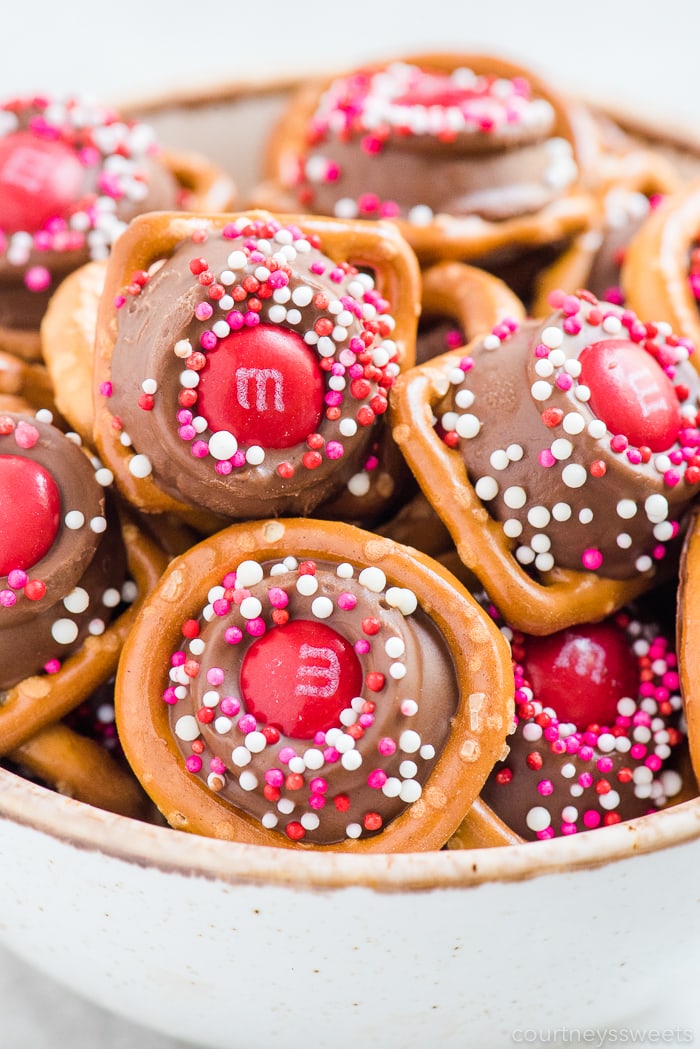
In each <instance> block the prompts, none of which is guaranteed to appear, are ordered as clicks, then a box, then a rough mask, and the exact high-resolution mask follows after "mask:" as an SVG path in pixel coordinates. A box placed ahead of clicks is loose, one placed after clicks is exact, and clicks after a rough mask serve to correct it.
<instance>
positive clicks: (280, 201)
mask: <svg viewBox="0 0 700 1049" xmlns="http://www.w3.org/2000/svg"><path fill="white" fill-rule="evenodd" d="M494 83H495V84H497V85H498V86H497V88H496V89H493V90H492V84H494ZM380 84H381V88H380V87H379V85H380ZM506 85H510V87H511V93H510V94H509V95H508V98H507V99H506V100H505V101H504V100H503V94H502V93H501V94H499V92H503V90H504V86H506ZM348 98H349V99H350V101H351V103H352V104H351V105H350V104H348V105H346V104H345V103H346V101H347V99H348ZM368 99H371V105H368V110H369V111H370V112H371V114H372V119H371V120H368V121H367V123H366V124H365V118H364V112H365V105H366V103H367V101H368ZM428 107H429V110H430V116H429V117H428V116H427V115H426V114H427V110H428ZM516 111H517V113H518V116H514V113H515V112H516ZM523 112H527V113H528V117H527V118H522V119H520V114H522V113H523ZM347 114H350V116H348V115H347ZM506 114H508V117H507V119H506ZM340 125H342V127H341V126H340ZM577 127H578V125H577V124H576V122H575V121H574V120H572V118H571V115H570V113H569V108H568V106H567V104H566V102H565V101H564V100H563V99H562V98H560V97H559V96H558V94H557V93H556V92H555V91H554V90H553V89H552V87H551V85H549V84H548V83H546V82H545V81H544V80H542V79H541V78H540V77H538V76H536V75H535V74H534V73H533V72H532V71H531V70H529V69H526V68H525V67H523V66H520V65H516V64H514V63H512V62H508V61H504V60H503V59H501V58H499V57H496V56H493V55H481V54H468V53H466V54H463V53H442V54H420V55H413V56H407V57H405V58H401V59H397V60H395V61H385V62H381V63H375V64H373V65H368V66H366V67H363V68H362V69H359V70H352V71H348V72H346V73H344V74H341V75H340V76H337V77H333V78H325V79H323V80H316V81H310V82H308V83H307V84H306V85H305V86H304V87H302V88H300V90H299V91H298V93H296V94H295V95H294V96H293V97H292V100H291V102H290V103H289V106H288V108H287V109H286V111H285V112H284V113H283V115H282V117H281V119H280V121H279V123H278V126H277V128H276V130H275V132H274V134H273V135H272V137H271V139H270V141H269V144H268V150H267V157H266V162H265V174H264V180H263V181H262V183H261V185H260V186H258V187H257V189H256V190H255V191H254V193H253V201H254V203H255V204H257V205H258V206H262V207H268V208H271V209H273V210H274V209H276V210H286V211H289V210H306V211H313V212H316V213H322V214H323V213H325V214H337V215H342V216H343V217H347V216H348V215H352V216H353V217H359V218H382V217H383V218H391V219H392V220H393V221H395V222H396V223H397V224H398V226H399V228H400V230H401V233H402V234H403V236H404V237H405V238H406V239H407V240H408V241H409V243H410V244H411V246H412V247H413V248H414V250H415V251H416V253H417V255H418V256H419V258H420V260H421V262H423V263H427V262H435V261H438V260H441V259H462V260H465V261H475V260H479V262H480V264H486V262H485V260H492V261H493V262H494V263H497V264H500V263H502V262H503V261H504V257H505V259H507V258H509V257H511V256H512V255H513V254H522V252H523V251H529V250H530V249H532V248H534V247H537V246H539V245H543V244H551V243H556V242H560V241H562V240H565V239H567V238H568V237H570V236H572V235H573V234H574V233H577V232H580V231H581V230H582V229H584V228H585V227H586V225H587V223H588V220H589V218H590V216H591V213H592V207H593V202H592V198H591V196H590V195H589V193H588V192H587V191H586V190H585V189H582V188H581V185H580V181H581V171H580V166H579V147H580V146H581V147H582V143H581V142H580V139H579V136H578V134H577ZM498 146H501V147H502V148H501V149H500V150H499V149H498V148H497V147H498ZM582 148H583V147H582ZM307 163H308V167H307ZM436 163H439V165H440V177H439V178H436V177H435V167H436ZM489 268H491V266H490V265H489Z"/></svg>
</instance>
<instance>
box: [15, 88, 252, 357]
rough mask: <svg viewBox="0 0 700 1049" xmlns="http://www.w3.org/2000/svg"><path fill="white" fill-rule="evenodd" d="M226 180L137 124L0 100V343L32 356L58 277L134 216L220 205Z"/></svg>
mask: <svg viewBox="0 0 700 1049" xmlns="http://www.w3.org/2000/svg"><path fill="white" fill-rule="evenodd" d="M233 194H234V187H233V184H232V183H231V180H230V179H229V178H228V176H226V175H225V174H224V173H223V172H222V171H220V170H219V169H218V168H217V167H216V166H215V165H213V164H211V163H210V162H209V161H207V160H205V158H203V157H201V156H198V155H197V154H194V153H186V152H183V153H170V154H168V153H164V152H162V151H161V150H160V148H159V146H158V144H157V143H156V141H155V138H154V134H153V131H152V129H151V128H149V127H148V126H147V125H145V124H142V123H139V122H136V121H132V120H129V121H127V120H125V119H124V118H122V117H121V116H120V115H119V114H118V113H117V112H116V111H114V110H113V109H111V108H108V107H105V106H99V105H93V104H92V103H88V102H87V101H86V100H81V99H78V98H68V99H51V98H48V97H40V96H34V97H25V98H13V99H8V100H5V101H3V102H2V103H0V349H2V350H5V351H6V352H9V353H12V354H14V355H16V356H19V357H24V358H27V359H30V360H38V359H40V358H41V340H40V336H39V327H40V323H41V318H42V317H43V315H44V313H45V311H46V307H47V304H48V301H49V298H50V296H51V295H52V294H53V292H54V291H55V290H56V288H57V287H58V286H59V284H60V282H61V281H62V280H63V279H64V278H65V277H66V276H67V275H68V274H69V273H71V272H72V271H73V270H74V269H76V268H77V267H78V266H80V265H82V264H84V263H86V262H87V261H88V260H89V259H101V258H105V257H106V256H107V255H108V253H109V251H110V250H111V247H112V245H113V244H114V242H115V240H116V238H117V237H118V236H119V234H120V233H121V232H122V230H123V229H124V227H125V225H126V224H127V223H128V222H129V221H130V219H131V218H133V216H134V215H136V214H138V213H140V212H144V211H151V210H155V209H164V208H175V207H183V208H184V207H187V208H189V209H192V210H201V209H202V208H220V207H228V206H230V204H231V200H232V197H233Z"/></svg>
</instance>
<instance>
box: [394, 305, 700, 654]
mask: <svg viewBox="0 0 700 1049" xmlns="http://www.w3.org/2000/svg"><path fill="white" fill-rule="evenodd" d="M552 305H553V306H554V308H555V312H554V313H553V314H551V315H550V316H549V317H548V318H546V319H545V320H543V321H525V322H522V323H520V324H518V323H516V322H512V323H503V324H501V325H499V326H498V327H497V328H496V329H495V330H494V331H493V332H492V333H491V334H490V335H488V336H486V337H485V338H480V339H477V340H475V341H473V342H472V343H471V344H470V345H469V346H468V347H465V348H463V349H461V350H457V351H452V352H450V353H447V354H444V355H442V356H441V357H438V358H436V359H434V360H433V361H429V362H427V363H426V364H424V365H422V366H419V367H416V368H414V369H412V370H411V371H410V372H409V373H407V374H406V375H405V376H403V377H402V378H401V379H400V381H399V382H398V383H397V386H396V388H395V390H394V392H393V395H392V423H393V430H394V438H395V440H396V442H397V443H398V444H399V446H400V447H401V449H402V451H403V453H404V455H405V457H406V459H407V460H408V462H409V464H410V466H411V468H412V469H413V472H414V473H415V475H416V477H417V479H418V482H419V484H420V486H421V488H422V490H423V492H424V493H425V495H426V496H427V498H428V499H430V501H431V502H432V504H433V506H434V507H435V509H436V510H437V512H438V514H439V515H440V516H441V517H442V519H443V520H444V522H445V523H446V525H447V527H448V529H449V531H450V533H451V535H452V538H453V540H454V542H455V545H456V547H457V550H458V552H459V554H460V557H461V558H462V560H463V561H464V563H465V565H467V567H468V568H470V569H471V570H472V571H473V572H474V573H475V575H476V576H477V577H478V578H479V579H480V580H481V582H482V584H483V585H484V586H485V587H487V588H488V590H489V593H490V594H491V595H492V598H493V600H494V602H495V603H496V604H497V605H498V607H499V608H500V609H501V611H502V613H503V615H504V616H505V618H506V619H507V620H508V622H509V623H510V624H511V625H512V626H514V627H516V628H517V629H520V630H523V631H525V632H528V633H534V634H545V633H551V632H552V631H554V630H557V629H560V628H563V627H565V626H569V625H571V624H573V623H577V622H585V621H586V620H588V619H597V618H601V617H602V616H605V615H608V614H610V613H611V612H612V611H614V610H615V609H617V608H620V607H621V605H622V604H624V603H626V602H628V601H630V600H631V599H632V598H633V597H635V596H636V595H637V594H639V593H641V592H642V591H643V590H645V589H647V588H648V587H649V586H650V585H651V583H652V582H653V581H654V580H655V579H657V578H659V576H660V575H662V574H663V572H664V564H665V562H666V561H668V563H669V564H670V561H672V559H673V558H672V555H671V557H670V561H669V560H668V558H667V556H666V555H667V551H668V550H671V551H673V550H674V548H675V547H676V546H677V545H678V542H677V540H678V536H679V535H680V534H681V533H682V531H683V529H684V527H685V524H686V518H687V512H688V509H689V507H690V505H691V503H692V501H693V500H694V499H695V498H696V495H697V492H698V487H697V486H698V482H699V481H700V469H698V463H699V462H700V460H698V457H697V448H698V444H699V442H700V432H699V431H698V428H697V416H698V397H699V395H700V387H699V385H698V377H697V373H696V372H695V370H694V368H693V367H692V366H691V365H690V364H689V363H688V358H689V357H690V355H691V353H692V345H691V344H690V343H689V341H688V340H687V339H684V338H681V337H677V336H675V335H674V334H673V333H672V332H671V330H670V328H669V326H668V325H664V324H646V323H642V322H641V321H640V320H639V319H638V318H637V317H636V315H635V314H633V313H632V312H631V311H630V310H625V309H622V308H621V307H619V306H617V305H614V304H611V303H603V302H599V301H598V300H597V299H596V298H595V297H594V296H593V295H591V294H589V293H587V292H580V293H579V294H578V295H563V294H559V295H556V296H554V297H553V302H552Z"/></svg>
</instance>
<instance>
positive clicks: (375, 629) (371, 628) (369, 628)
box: [362, 616, 382, 637]
mask: <svg viewBox="0 0 700 1049" xmlns="http://www.w3.org/2000/svg"><path fill="white" fill-rule="evenodd" d="M381 626H382V625H381V623H380V622H379V620H378V619H376V618H375V617H374V616H368V617H367V618H366V619H363V620H362V632H363V633H364V634H368V635H369V636H370V637H373V636H374V635H375V634H378V633H379V631H380V630H381Z"/></svg>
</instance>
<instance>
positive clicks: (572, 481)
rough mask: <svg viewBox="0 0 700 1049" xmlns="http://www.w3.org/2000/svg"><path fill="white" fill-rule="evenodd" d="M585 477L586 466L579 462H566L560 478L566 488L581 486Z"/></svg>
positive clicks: (584, 481)
mask: <svg viewBox="0 0 700 1049" xmlns="http://www.w3.org/2000/svg"><path fill="white" fill-rule="evenodd" d="M587 477H588V474H587V473H586V468H585V466H581V464H580V463H568V465H567V466H565V467H564V469H563V470H562V472H561V479H562V481H563V482H564V484H565V485H566V487H567V488H581V487H582V486H583V485H584V484H585V483H586V478H587Z"/></svg>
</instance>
